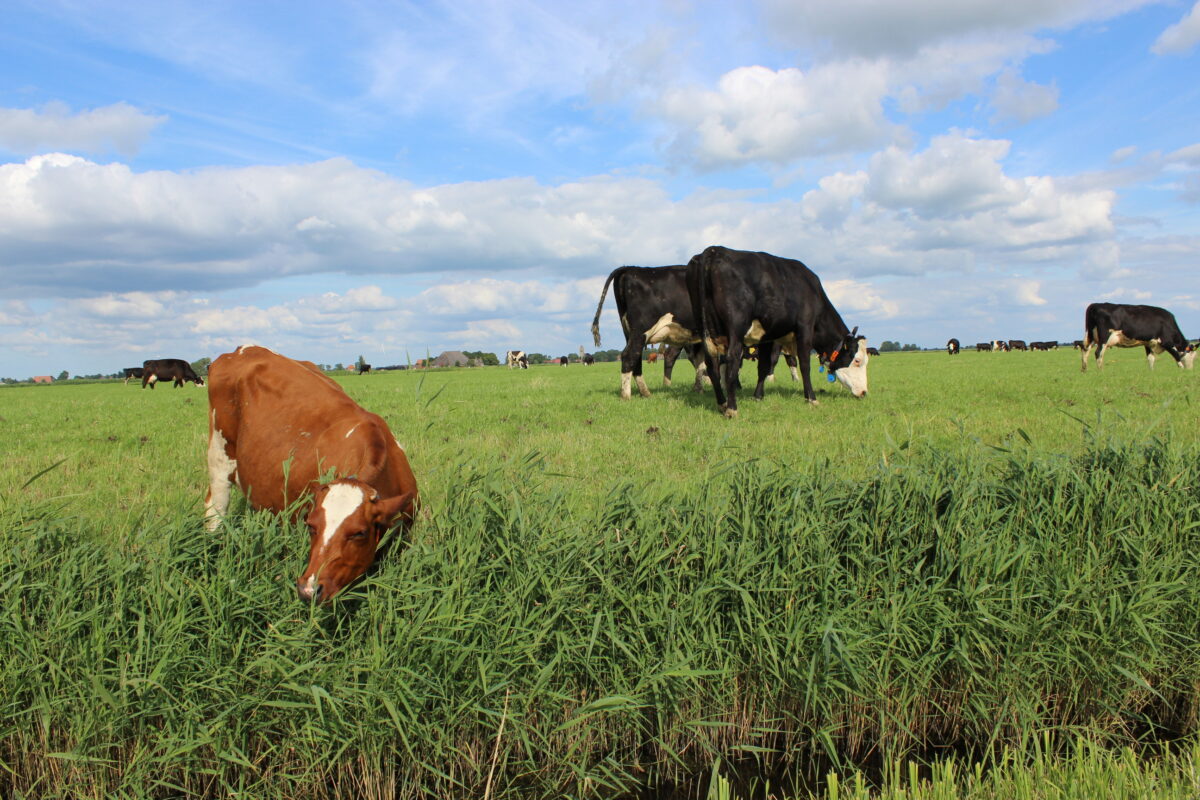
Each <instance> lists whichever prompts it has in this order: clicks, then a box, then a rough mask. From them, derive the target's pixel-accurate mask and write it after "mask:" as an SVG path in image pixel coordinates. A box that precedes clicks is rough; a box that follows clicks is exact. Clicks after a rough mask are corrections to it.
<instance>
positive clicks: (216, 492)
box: [204, 411, 237, 531]
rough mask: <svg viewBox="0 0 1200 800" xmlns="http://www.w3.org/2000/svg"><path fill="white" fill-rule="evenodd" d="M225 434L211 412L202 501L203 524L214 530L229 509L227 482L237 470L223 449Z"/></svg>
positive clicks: (235, 462)
mask: <svg viewBox="0 0 1200 800" xmlns="http://www.w3.org/2000/svg"><path fill="white" fill-rule="evenodd" d="M227 444H228V442H226V440H225V435H224V434H222V433H221V429H220V428H218V427H217V412H216V411H213V412H212V433H211V434H210V435H209V437H208V497H207V498H206V499H205V502H204V526H205V527H206V528H208V530H210V531H211V530H216V527H217V525H219V524H220V522H221V517H223V516H225V512H226V511H228V510H229V485H230V484H229V482H230V481H231V480H232V479H233V477H234V474H235V473H236V471H237V461H236V460H235V459H232V458H230V457H229V455H228V454H227V452H226V450H225V446H226V445H227Z"/></svg>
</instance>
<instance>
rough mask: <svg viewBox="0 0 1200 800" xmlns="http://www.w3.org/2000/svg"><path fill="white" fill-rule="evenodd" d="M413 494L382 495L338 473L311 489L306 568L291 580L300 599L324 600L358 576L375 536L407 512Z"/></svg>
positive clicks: (367, 560)
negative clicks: (320, 485)
mask: <svg viewBox="0 0 1200 800" xmlns="http://www.w3.org/2000/svg"><path fill="white" fill-rule="evenodd" d="M413 498H414V493H413V492H407V493H405V494H402V495H400V496H398V497H389V498H387V499H382V498H380V497H379V493H378V492H376V491H375V489H374V488H372V487H371V486H370V485H368V484H365V483H363V482H362V481H356V480H354V479H351V478H343V479H340V480H336V481H333V482H332V483H330V484H328V485H326V486H322V487H320V488H319V489H317V491H316V492H315V493H314V501H313V507H312V510H311V511H310V512H309V513H308V517H307V518H306V519H305V524H306V525H308V532H309V538H310V546H309V554H308V567H306V568H305V570H304V574H303V575H301V576H300V579H299V580H298V581H296V591H297V592H298V593H299V594H300V598H301V599H302V600H314V601H321V602H327V601H329V599H330V598H332V597H333V596H334V595H335V594H337V593H338V592H340V591H341V590H342V589H343V588H344V587H345V586H347V585H348V584H350V583H353V582H354V581H355V580H357V579H358V578H360V577H361V576H362V575H363V573H364V572H366V571H367V567H369V566H371V562H372V561H374V560H375V549H376V548H377V547H378V546H379V539H380V537H382V536H383V534H384V533H385V532H386V531H387V530H388V529H389V528H391V527H392V524H393V522H394V521H395V519H396V518H397V517H398V516H400V515H401V514H410V515H411V513H412V504H413Z"/></svg>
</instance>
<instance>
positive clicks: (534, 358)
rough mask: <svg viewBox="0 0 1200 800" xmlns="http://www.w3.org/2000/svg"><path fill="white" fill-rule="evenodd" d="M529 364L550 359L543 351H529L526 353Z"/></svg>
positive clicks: (543, 362) (540, 362) (542, 362)
mask: <svg viewBox="0 0 1200 800" xmlns="http://www.w3.org/2000/svg"><path fill="white" fill-rule="evenodd" d="M526 358H528V359H529V363H530V364H545V363H546V362H547V361H549V360H550V359H549V358H548V357H547V356H546V355H545V354H544V353H529V354H528V355H526Z"/></svg>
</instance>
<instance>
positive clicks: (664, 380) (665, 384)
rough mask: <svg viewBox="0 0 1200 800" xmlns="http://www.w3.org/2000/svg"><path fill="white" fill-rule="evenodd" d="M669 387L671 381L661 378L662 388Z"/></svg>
mask: <svg viewBox="0 0 1200 800" xmlns="http://www.w3.org/2000/svg"><path fill="white" fill-rule="evenodd" d="M670 385H671V379H670V378H663V386H670Z"/></svg>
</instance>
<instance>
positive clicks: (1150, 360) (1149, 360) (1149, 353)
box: [1146, 345, 1154, 369]
mask: <svg viewBox="0 0 1200 800" xmlns="http://www.w3.org/2000/svg"><path fill="white" fill-rule="evenodd" d="M1146 364H1148V365H1149V367H1150V369H1154V349H1153V348H1152V347H1150V345H1146Z"/></svg>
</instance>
